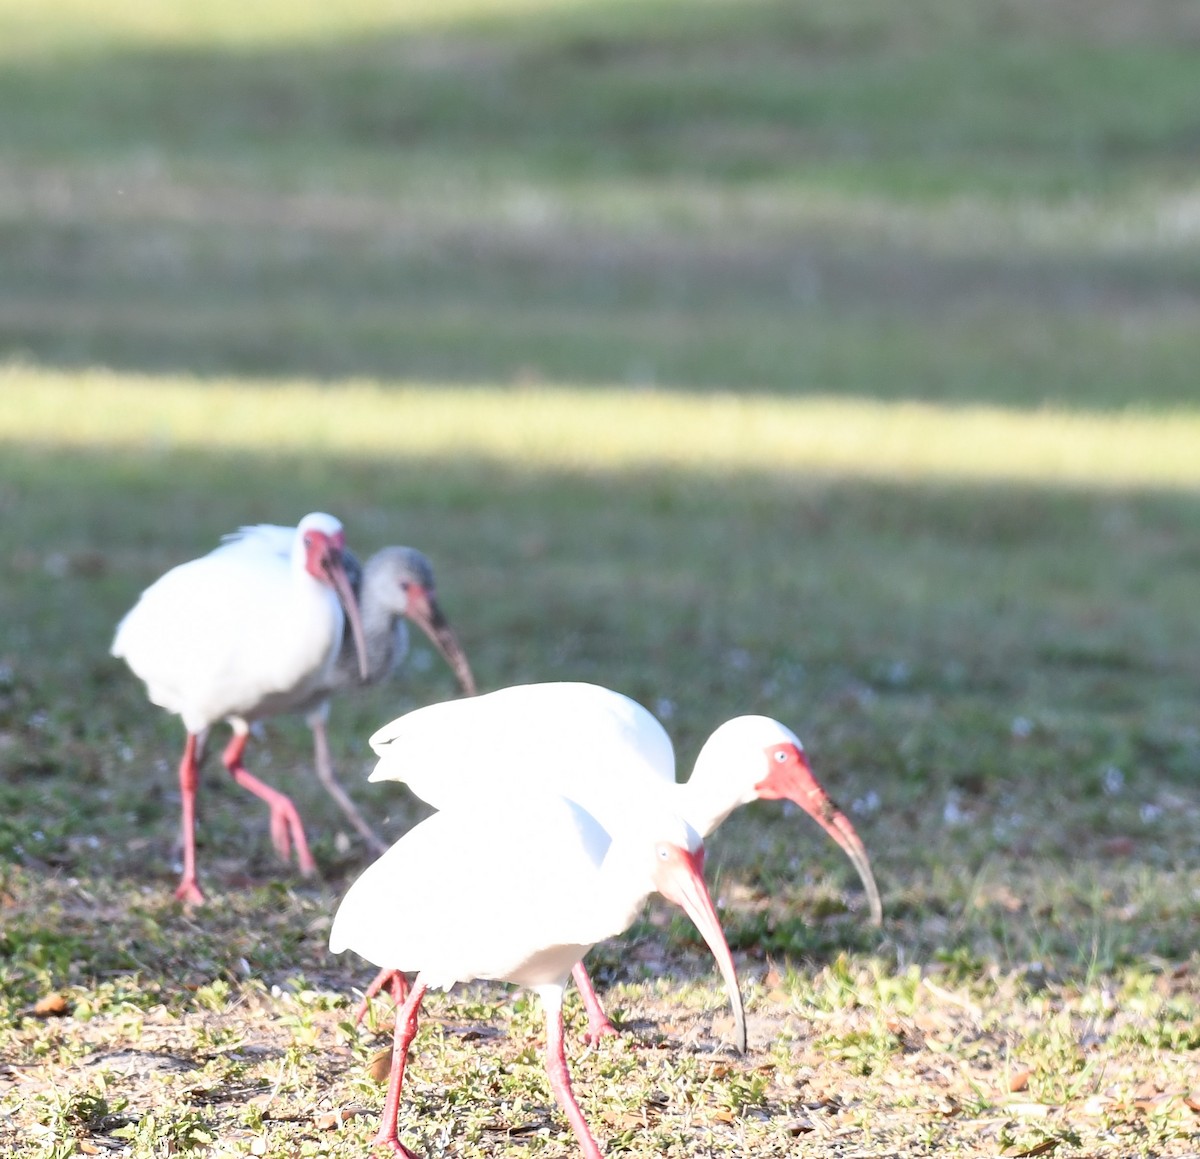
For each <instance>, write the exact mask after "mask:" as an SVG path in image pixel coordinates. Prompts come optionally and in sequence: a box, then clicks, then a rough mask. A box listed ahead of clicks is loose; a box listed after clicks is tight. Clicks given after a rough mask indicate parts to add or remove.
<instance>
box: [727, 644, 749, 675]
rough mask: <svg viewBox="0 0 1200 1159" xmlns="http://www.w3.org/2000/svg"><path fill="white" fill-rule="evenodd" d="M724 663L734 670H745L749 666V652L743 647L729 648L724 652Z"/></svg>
mask: <svg viewBox="0 0 1200 1159" xmlns="http://www.w3.org/2000/svg"><path fill="white" fill-rule="evenodd" d="M725 663H726V664H728V665H729V667H730V668H732V669H733V670H734V671H735V672H745V671H746V669H747V668H749V667H750V653H749V652H747V651H746V649H745V648H730V649H729V651H728V652H726V653H725Z"/></svg>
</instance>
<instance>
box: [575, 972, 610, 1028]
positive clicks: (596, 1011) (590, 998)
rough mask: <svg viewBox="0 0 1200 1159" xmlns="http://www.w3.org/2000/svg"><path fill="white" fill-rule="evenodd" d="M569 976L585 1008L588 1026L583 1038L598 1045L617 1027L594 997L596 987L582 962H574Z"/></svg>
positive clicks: (598, 1000)
mask: <svg viewBox="0 0 1200 1159" xmlns="http://www.w3.org/2000/svg"><path fill="white" fill-rule="evenodd" d="M571 977H572V978H574V979H575V985H576V986H577V987H578V988H579V995H580V997H581V998H582V999H583V1005H584V1008H585V1009H586V1010H587V1016H588V1028H587V1030H586V1031H584V1035H583V1040H584V1042H586V1043H587V1044H588V1046H599V1045H600V1040H601V1039H602V1038H604V1037H605V1036H606V1035H609V1034H616V1033H617V1028H616V1027H615V1026H614V1025H613V1024H612V1023H611V1022H609V1020H608V1015H607V1014H605V1013H604V1008H603V1007H602V1006H601V1005H600V999H599V998H597V997H596V988H595V987H594V986H593V985H592V980H591V978H590V977H588V972H587V970H586V969H584V965H583V963H582V962H576V963H575V969H573V970H572V971H571Z"/></svg>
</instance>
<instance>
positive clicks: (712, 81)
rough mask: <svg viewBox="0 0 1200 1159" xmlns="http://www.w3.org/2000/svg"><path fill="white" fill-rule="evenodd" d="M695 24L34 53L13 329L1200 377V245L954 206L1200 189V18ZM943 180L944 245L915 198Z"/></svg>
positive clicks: (7, 190)
mask: <svg viewBox="0 0 1200 1159" xmlns="http://www.w3.org/2000/svg"><path fill="white" fill-rule="evenodd" d="M682 11H683V10H682V9H681V8H680V6H679V5H678V4H677V3H653V4H616V5H613V4H603V5H601V4H581V5H578V6H570V7H569V8H568V9H566V10H564V11H559V12H556V13H553V14H546V13H540V14H537V15H532V16H531V15H528V14H526V15H519V14H511V13H509V14H504V15H502V16H492V17H490V18H488V19H479V20H476V21H467V20H463V21H458V22H452V23H444V24H441V25H439V24H438V23H437V22H436V21H432V22H430V23H429V24H424V25H422V26H420V27H419V28H410V29H398V30H395V29H384V30H381V31H380V32H379V33H378V34H376V35H372V36H369V37H359V38H349V37H347V38H342V39H329V40H326V41H322V42H319V43H315V44H298V45H289V46H287V47H275V46H271V47H266V48H264V47H256V46H252V45H241V46H236V47H221V48H216V47H186V46H183V47H158V48H129V47H112V46H109V47H100V48H96V49H92V48H88V49H86V50H77V49H72V50H71V51H69V52H64V53H62V54H60V55H55V54H53V53H51V54H48V55H46V56H44V57H41V58H36V59H27V58H21V57H15V58H9V59H6V60H4V61H3V62H2V63H0V106H2V107H3V108H4V109H5V110H6V111H5V116H4V118H3V119H2V123H0V147H3V148H4V149H5V150H6V151H7V153H8V154H9V156H10V157H11V158H12V160H11V161H10V163H9V164H8V165H7V166H6V167H5V169H4V171H3V173H0V192H3V193H4V195H5V197H6V200H7V202H8V204H9V205H10V209H11V212H10V213H8V214H7V215H6V216H5V218H4V220H3V222H0V252H3V254H4V261H3V262H2V263H0V350H3V351H7V352H10V353H18V354H22V355H25V356H28V357H31V358H33V359H36V360H38V361H41V362H44V363H47V364H53V365H58V366H64V367H76V366H87V365H94V364H97V363H99V364H105V365H110V366H114V367H120V368H129V369H139V370H150V371H154V370H165V369H172V370H183V371H192V372H197V373H203V374H215V373H222V372H237V373H242V374H266V375H279V374H303V375H313V376H318V377H330V378H338V377H343V376H346V375H352V374H359V375H372V376H382V377H385V378H421V379H426V378H428V379H432V380H435V381H437V380H446V381H463V380H467V381H472V380H479V379H486V380H489V381H494V380H496V379H501V380H505V379H512V380H514V381H524V380H529V379H537V378H543V379H552V380H556V381H587V382H601V383H603V382H619V383H630V382H633V383H649V382H654V383H658V384H661V385H665V386H673V385H679V384H686V385H688V386H689V387H711V388H721V389H732V390H744V389H752V390H759V391H779V392H783V393H797V392H821V393H834V394H848V395H858V396H867V397H885V398H923V399H946V400H955V401H974V402H979V401H994V402H999V403H1011V404H1014V405H1038V404H1040V403H1043V402H1046V401H1056V402H1062V403H1066V404H1069V405H1073V406H1079V407H1089V406H1119V405H1125V404H1127V403H1130V402H1135V401H1136V402H1137V403H1139V404H1141V405H1172V404H1184V403H1190V402H1192V401H1193V399H1194V390H1193V373H1192V371H1193V368H1194V366H1195V364H1196V361H1197V353H1198V349H1197V339H1196V337H1195V327H1194V326H1193V325H1192V324H1191V319H1192V317H1193V315H1194V306H1195V302H1196V299H1197V296H1198V293H1200V282H1198V280H1197V269H1196V263H1195V262H1194V261H1193V260H1192V259H1191V257H1190V256H1189V253H1188V251H1187V249H1186V247H1184V248H1183V249H1182V250H1181V251H1177V252H1173V253H1168V252H1165V251H1157V252H1154V253H1140V252H1138V250H1137V249H1136V247H1134V248H1130V247H1128V246H1124V245H1122V244H1110V243H1112V242H1113V241H1114V238H1115V239H1116V241H1117V242H1119V236H1118V235H1113V237H1109V235H1108V234H1107V233H1106V232H1105V231H1106V229H1107V228H1109V227H1104V228H1098V229H1097V230H1096V231H1094V232H1095V234H1096V235H1098V236H1095V237H1094V236H1093V231H1088V230H1085V231H1084V232H1083V233H1082V234H1081V235H1080V237H1079V238H1077V240H1076V242H1073V243H1071V244H1069V245H1066V246H1065V247H1060V246H1058V244H1057V243H1054V244H1050V245H1042V244H1041V243H1034V244H1032V245H1031V246H1030V247H1028V252H1025V251H1023V250H1022V249H1021V247H1017V249H1016V250H1014V248H1013V246H1012V245H1011V241H1010V240H1006V237H1005V235H1004V234H1003V231H1001V233H1000V234H997V235H996V236H994V237H993V236H992V235H991V233H990V232H989V226H988V224H987V221H986V220H983V221H976V222H975V223H974V224H971V223H970V222H968V223H967V224H965V225H964V224H963V223H962V222H959V223H958V224H954V223H953V221H952V215H951V216H947V215H945V214H942V213H941V212H940V211H939V209H938V208H937V207H938V206H939V205H944V204H949V203H951V202H952V201H953V199H954V198H956V197H960V196H962V197H966V198H968V199H969V198H970V197H973V196H976V195H978V194H983V195H985V196H995V197H996V198H997V202H996V203H997V204H998V205H999V204H1003V203H1004V202H1005V199H1007V198H1009V197H1011V198H1014V199H1018V200H1019V199H1021V198H1030V197H1031V198H1033V199H1034V201H1035V202H1037V201H1038V200H1039V199H1041V198H1043V197H1049V198H1050V199H1051V200H1054V199H1055V198H1062V197H1067V196H1073V195H1079V194H1083V195H1085V196H1086V195H1087V194H1088V193H1089V192H1103V191H1105V190H1106V189H1109V188H1110V187H1111V186H1113V185H1114V184H1115V185H1116V186H1118V187H1120V185H1121V183H1122V181H1127V180H1128V181H1133V180H1136V181H1138V182H1143V181H1145V182H1149V183H1150V184H1152V185H1153V184H1154V183H1155V182H1159V183H1161V184H1162V185H1164V186H1170V185H1171V183H1172V182H1173V181H1174V180H1175V177H1176V174H1177V171H1178V169H1179V167H1180V164H1181V161H1180V158H1181V156H1183V157H1184V158H1185V160H1186V162H1187V163H1190V153H1191V145H1192V144H1193V143H1194V112H1193V110H1194V108H1195V107H1196V102H1197V100H1200V92H1197V86H1198V85H1200V80H1198V79H1197V77H1198V75H1200V74H1197V71H1196V70H1195V69H1194V68H1193V67H1192V66H1193V62H1192V61H1191V59H1190V58H1189V57H1187V56H1186V54H1184V53H1181V52H1180V50H1179V44H1180V43H1181V38H1183V40H1182V42H1184V43H1186V37H1187V35H1188V33H1189V29H1190V25H1189V24H1188V22H1187V20H1186V18H1185V17H1184V16H1183V15H1180V16H1178V18H1177V20H1178V25H1179V26H1178V27H1176V26H1175V25H1174V24H1173V23H1172V20H1173V19H1175V18H1174V17H1172V16H1171V15H1170V14H1168V15H1166V16H1163V15H1162V14H1161V13H1160V14H1159V16H1156V17H1151V16H1149V15H1147V16H1146V17H1145V18H1144V19H1130V18H1128V17H1127V16H1121V17H1120V19H1116V16H1118V15H1119V13H1117V9H1116V5H1115V3H1112V4H1108V3H1106V4H1102V5H1097V6H1094V13H1093V14H1091V15H1089V16H1088V17H1087V18H1084V19H1080V18H1079V16H1078V14H1076V17H1074V18H1067V17H1065V16H1061V15H1056V14H1055V13H1054V12H1052V11H1048V10H1047V11H1043V6H1032V5H1027V6H1021V5H1011V6H1007V7H1006V8H1005V10H1004V11H1005V16H1004V18H1003V19H1002V18H1000V17H999V16H990V15H989V6H987V5H975V6H971V5H967V6H964V5H961V4H954V3H943V2H941V0H938V2H934V3H929V4H925V5H921V6H918V7H917V8H916V9H913V8H912V7H911V6H908V7H906V9H905V10H904V11H903V12H902V13H901V12H900V11H899V10H896V11H895V12H893V11H891V10H890V9H889V8H888V6H886V5H868V6H862V7H860V8H857V9H855V11H854V13H847V12H846V11H845V9H844V6H841V5H837V4H832V3H831V4H828V5H803V6H797V5H795V4H791V3H782V2H778V0H772V2H768V3H757V4H754V5H750V6H747V5H745V4H742V3H729V2H724V0H722V2H711V3H706V4H704V5H702V6H688V7H687V9H686V19H681V13H682ZM1073 20H1074V23H1073ZM1131 90H1133V91H1139V92H1141V93H1143V94H1144V96H1145V99H1144V101H1143V102H1141V103H1139V102H1136V101H1134V102H1131V101H1129V100H1128V99H1127V96H1126V94H1127V92H1128V91H1131ZM1156 96H1157V99H1153V98H1154V97H1156ZM760 195H761V196H760ZM928 200H932V204H933V208H929V209H927V210H926V209H918V210H917V216H918V217H921V214H923V213H927V214H928V221H927V224H926V226H922V227H920V228H918V229H917V230H916V233H915V234H914V233H912V230H911V229H910V227H909V225H906V224H905V222H906V221H908V220H909V219H908V218H907V217H906V216H905V214H906V213H907V212H908V210H907V209H906V208H905V206H908V207H909V208H911V207H912V204H913V203H915V204H916V205H917V206H918V207H919V206H922V205H924V203H925V202H926V201H928ZM853 204H857V205H859V209H858V210H853V209H851V208H850V206H851V205H853ZM864 205H865V206H866V207H867V208H866V209H863V208H862V206H864ZM864 214H865V216H864ZM985 219H986V215H985ZM921 220H925V218H921ZM1124 220H1125V219H1124V218H1123V217H1122V218H1121V219H1120V221H1116V222H1114V223H1110V226H1111V227H1112V228H1116V229H1118V234H1119V229H1120V228H1123V225H1122V223H1123V222H1124ZM926 235H928V236H926ZM1106 238H1107V240H1105V239H1106ZM1134 384H1136V386H1135V385H1134Z"/></svg>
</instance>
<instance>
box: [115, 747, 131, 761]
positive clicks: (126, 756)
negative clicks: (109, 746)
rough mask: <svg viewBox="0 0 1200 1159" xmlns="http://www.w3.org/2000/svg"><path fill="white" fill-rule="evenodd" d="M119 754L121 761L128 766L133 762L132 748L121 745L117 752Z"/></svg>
mask: <svg viewBox="0 0 1200 1159" xmlns="http://www.w3.org/2000/svg"><path fill="white" fill-rule="evenodd" d="M118 751H119V752H120V754H121V760H123V761H124V762H125V763H126V764H129V763H130V762H131V761H132V760H133V748H132V747H131V746H130V745H127V744H123V745H122V746H121V747H120V749H119V750H118Z"/></svg>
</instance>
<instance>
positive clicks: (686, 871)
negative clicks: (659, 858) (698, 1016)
mask: <svg viewBox="0 0 1200 1159" xmlns="http://www.w3.org/2000/svg"><path fill="white" fill-rule="evenodd" d="M669 854H670V856H669V860H667V861H666V862H664V863H663V865H662V866H661V867H660V869H659V872H658V875H657V877H656V879H655V885H656V887H657V888H658V892H659V893H661V894H662V895H663V897H665V898H666V899H667V900H668V901H672V902H674V903H675V904H676V905H677V906H680V907H681V908H682V909H683V911H684V912H685V913H686V914H687V916H688V917H689V918H691V919H692V921H693V922H694V923H695V926H696V929H698V930H699V931H700V935H701V937H703V938H704V940H705V942H707V943H708V948H709V949H710V950H712V953H713V957H714V958H716V960H717V966H718V968H719V969H720V971H721V976H722V977H723V978H724V979H725V989H726V992H727V993H728V994H729V1004H730V1006H732V1007H733V1021H734V1027H735V1043H734V1045H735V1046H736V1047H737V1049H738V1050H739V1051H740V1052H741V1053H742V1054H745V1052H746V1009H745V1006H744V1005H743V1004H742V992H741V990H739V989H738V980H737V971H736V970H735V969H734V966H733V955H732V954H731V953H730V952H729V944H728V943H727V942H726V941H725V934H724V933H723V932H722V930H721V922H720V920H719V919H718V918H717V909H716V906H714V905H713V901H712V897H711V896H709V892H708V886H706V885H705V884H704V872H703V870H704V851H703V850H702V849H701V850H697V851H696V852H695V853H690V852H688V850H686V849H683V848H680V847H679V846H670V847H669Z"/></svg>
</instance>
